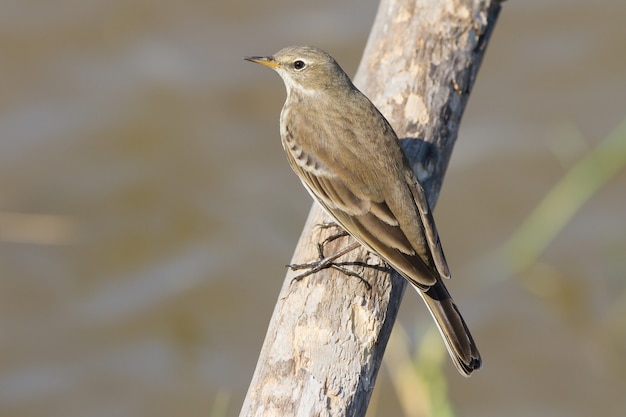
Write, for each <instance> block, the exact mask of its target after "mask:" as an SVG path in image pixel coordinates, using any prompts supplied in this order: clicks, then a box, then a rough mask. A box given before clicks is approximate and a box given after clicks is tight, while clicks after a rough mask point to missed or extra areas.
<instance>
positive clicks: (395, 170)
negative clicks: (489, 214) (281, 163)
mask: <svg viewBox="0 0 626 417" xmlns="http://www.w3.org/2000/svg"><path fill="white" fill-rule="evenodd" d="M246 59H248V60H250V61H253V62H257V63H260V64H263V65H265V66H268V67H271V68H273V69H274V70H276V71H277V72H278V73H279V75H280V76H281V77H282V78H283V81H284V82H285V85H286V87H287V100H286V101H285V105H284V107H283V110H282V112H281V116H280V131H281V139H282V144H283V148H284V149H285V152H286V153H287V158H288V160H289V163H290V165H291V167H292V168H293V170H294V172H295V173H296V174H297V175H298V177H300V180H301V181H302V183H303V184H304V186H305V187H306V188H307V190H308V191H309V193H310V194H311V195H312V196H313V198H314V199H315V200H316V201H317V202H318V203H319V204H320V205H321V206H322V207H323V208H324V209H325V210H326V211H327V212H328V213H329V214H330V216H331V217H333V218H334V219H335V220H336V221H337V223H338V224H340V225H341V226H342V227H343V228H344V229H346V230H347V231H348V233H350V235H352V236H353V237H354V238H355V239H356V240H357V241H359V242H360V243H361V244H362V245H363V246H365V247H366V248H367V249H368V250H370V251H372V252H374V253H377V254H378V255H380V256H381V257H382V258H383V259H385V261H387V262H388V263H389V264H390V265H391V266H393V267H394V268H395V269H396V270H397V271H398V272H399V273H400V274H402V275H403V276H404V277H405V278H406V279H407V280H408V281H409V282H410V283H411V284H412V285H413V286H414V287H415V288H416V289H417V291H418V293H419V294H420V295H421V296H422V298H423V299H424V301H425V303H426V305H427V306H428V309H429V310H430V312H431V314H432V316H433V318H434V319H435V322H436V323H437V326H438V328H439V330H440V332H441V334H442V336H443V339H444V341H445V343H446V347H447V349H448V351H449V353H450V356H451V357H452V358H453V359H454V362H455V365H456V367H457V369H458V370H459V372H461V373H462V374H463V375H466V376H469V375H470V374H471V373H472V371H473V370H475V369H478V368H480V366H481V359H480V354H479V353H478V349H477V348H476V345H475V344H474V341H473V339H472V336H471V334H470V332H469V330H468V328H467V326H466V324H465V322H464V321H463V318H462V317H461V314H460V313H459V311H458V309H457V307H456V305H455V304H454V301H453V300H452V298H451V297H450V294H449V293H448V291H447V289H446V287H445V285H444V283H443V280H442V279H443V278H449V277H450V272H449V270H448V265H447V263H446V260H445V257H444V254H443V250H442V248H441V243H440V241H439V235H438V234H437V229H436V228H435V223H434V220H433V217H432V214H431V212H430V209H429V206H428V202H427V201H426V196H425V194H424V191H423V189H422V187H421V185H420V184H419V182H418V181H417V178H416V177H415V174H414V173H413V171H412V169H411V166H410V164H409V162H408V160H407V158H406V156H405V154H404V152H403V151H402V149H401V147H400V144H399V141H398V138H397V136H396V134H395V132H394V130H393V129H392V128H391V126H390V125H389V123H388V122H387V120H386V119H385V118H384V117H383V116H382V114H380V112H379V111H378V109H376V107H375V106H374V105H373V104H372V103H371V101H370V100H369V99H368V98H367V97H366V96H365V95H363V94H362V93H361V92H360V91H359V90H358V89H357V88H356V87H354V85H353V84H352V82H351V81H350V79H349V77H348V76H347V75H346V74H345V73H344V72H343V70H342V69H341V67H340V66H339V65H338V64H337V63H336V62H335V60H334V59H333V58H332V57H331V56H330V55H329V54H327V53H326V52H324V51H322V50H320V49H318V48H314V47H310V46H298V47H289V48H285V49H282V50H281V51H279V52H278V53H276V54H275V55H274V56H271V57H248V58H246Z"/></svg>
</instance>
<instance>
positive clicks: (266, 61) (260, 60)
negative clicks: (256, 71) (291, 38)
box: [243, 56, 278, 69]
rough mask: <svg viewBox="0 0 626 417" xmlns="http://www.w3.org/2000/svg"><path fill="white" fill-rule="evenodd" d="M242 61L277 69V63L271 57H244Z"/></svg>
mask: <svg viewBox="0 0 626 417" xmlns="http://www.w3.org/2000/svg"><path fill="white" fill-rule="evenodd" d="M243 59H245V60H246V61H250V62H256V63H257V64H261V65H265V66H266V67H270V68H272V69H274V68H278V62H276V60H275V59H274V57H273V56H246V57H244V58H243Z"/></svg>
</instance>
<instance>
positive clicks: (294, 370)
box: [240, 0, 500, 416]
mask: <svg viewBox="0 0 626 417" xmlns="http://www.w3.org/2000/svg"><path fill="white" fill-rule="evenodd" d="M499 10H500V5H499V2H492V1H487V0H485V1H479V0H476V1H470V0H417V1H415V0H414V1H409V0H382V1H381V4H380V6H379V9H378V14H377V17H376V20H375V22H374V26H373V28H372V32H371V34H370V39H369V41H368V44H367V47H366V49H365V53H364V56H363V59H362V62H361V65H360V67H359V70H358V72H357V75H356V77H355V84H356V85H357V87H359V88H360V89H361V90H362V91H363V92H364V93H365V94H366V95H367V96H368V97H370V99H371V100H372V101H373V102H374V103H375V104H376V105H377V106H378V108H379V109H380V110H381V112H382V113H383V114H384V115H385V116H386V117H387V119H388V120H389V121H390V123H391V124H392V125H393V126H394V128H395V129H396V132H397V133H398V136H399V137H400V138H403V139H404V140H403V146H404V147H405V150H406V151H407V154H408V156H409V158H410V159H411V161H412V162H413V164H414V170H415V171H416V173H417V174H418V178H419V179H420V181H421V182H422V185H423V187H424V189H425V190H426V193H427V195H428V198H429V201H430V204H431V206H434V204H435V202H436V200H437V197H438V195H439V189H440V187H441V183H442V181H443V177H444V173H445V170H446V167H447V165H448V161H449V159H450V155H451V152H452V148H453V146H454V142H455V140H456V137H457V132H458V129H459V123H460V120H461V116H462V114H463V110H464V108H465V104H466V103H467V99H468V97H469V92H470V90H471V87H472V85H473V83H474V79H475V77H476V73H477V71H478V68H479V66H480V62H481V60H482V57H483V54H484V52H485V48H486V46H487V41H488V39H489V35H490V34H491V32H492V30H493V27H494V24H495V21H496V18H497V15H498V12H499ZM336 58H338V60H339V62H341V57H336ZM329 220H330V219H329V218H327V217H326V215H325V214H324V213H323V212H322V210H321V209H320V208H319V206H317V205H316V204H314V206H313V208H312V209H311V212H310V214H309V218H308V220H307V222H306V225H305V228H304V231H303V233H302V236H301V237H300V241H299V243H298V245H297V247H296V251H295V254H294V257H293V259H292V262H293V263H303V262H307V261H311V260H314V259H316V258H317V256H318V246H317V244H318V242H322V241H323V240H324V239H325V238H326V237H328V236H330V235H332V234H334V233H336V232H337V230H332V228H330V229H329V228H321V227H319V225H320V224H322V223H324V222H327V221H329ZM468 221H469V220H468ZM443 241H444V244H445V237H444V239H443ZM351 242H353V241H352V239H351V238H349V237H347V238H340V239H337V240H335V241H332V242H330V243H328V244H327V245H326V246H325V247H324V250H325V253H326V254H332V253H334V252H335V251H338V250H339V249H341V248H342V247H345V246H346V245H348V244H350V243H351ZM338 261H340V262H344V263H346V264H347V268H348V269H350V270H353V271H355V272H357V273H358V274H359V275H360V276H361V277H362V279H361V278H359V277H355V276H348V275H346V274H344V273H342V272H340V271H338V270H336V269H326V270H323V271H320V272H318V273H315V274H313V275H310V276H308V277H306V278H304V279H302V280H298V281H293V278H294V277H295V276H296V275H297V273H294V272H289V273H287V277H286V278H285V282H284V284H283V287H282V290H281V293H280V296H279V299H278V302H277V304H276V307H275V310H274V313H273V316H272V319H271V322H270V325H269V329H268V331H267V335H266V338H265V342H264V344H263V348H262V350H261V354H260V357H259V362H258V364H257V368H256V371H255V373H254V376H253V378H252V382H251V384H250V388H249V390H248V394H247V396H246V399H245V401H244V404H243V408H242V410H241V414H240V415H241V416H295V415H298V416H363V415H365V411H366V409H367V405H368V402H369V399H370V396H371V393H372V390H373V388H374V382H375V380H376V375H377V373H378V369H379V367H380V364H381V361H382V357H383V353H384V350H385V346H386V345H387V341H388V339H389V335H390V333H391V329H392V327H393V323H394V321H395V319H396V315H397V312H398V308H399V305H400V301H401V298H402V294H403V292H404V289H405V286H406V283H405V281H404V279H403V278H401V277H400V276H399V275H397V274H396V273H393V274H391V275H390V274H389V273H388V271H387V270H386V269H385V267H384V264H383V263H382V261H381V260H380V259H379V258H378V257H377V256H376V255H373V254H370V253H368V252H366V251H365V250H363V249H361V248H359V249H358V250H355V251H353V252H351V253H349V254H348V255H345V256H343V257H341V258H339V260H338ZM415 296H417V295H415ZM424 311H426V310H424ZM487 360H488V358H487Z"/></svg>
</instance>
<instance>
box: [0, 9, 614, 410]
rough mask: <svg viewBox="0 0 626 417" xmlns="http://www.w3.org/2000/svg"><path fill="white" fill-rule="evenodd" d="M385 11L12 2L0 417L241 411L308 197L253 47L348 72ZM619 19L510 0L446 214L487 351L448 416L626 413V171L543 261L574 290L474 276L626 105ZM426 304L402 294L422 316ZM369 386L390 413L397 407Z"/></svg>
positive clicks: (450, 247) (548, 278)
mask: <svg viewBox="0 0 626 417" xmlns="http://www.w3.org/2000/svg"><path fill="white" fill-rule="evenodd" d="M376 6H377V5H376V3H375V2H373V1H367V2H357V1H349V2H343V3H341V4H335V3H332V2H321V3H320V2H317V3H315V4H309V3H306V2H292V3H284V2H270V3H267V2H262V3H259V2H239V3H236V4H233V3H226V2H199V1H198V2H195V1H183V2H176V3H172V2H163V1H152V2H147V1H144V2H121V1H96V0H91V1H86V2H81V3H76V2H70V1H67V0H62V1H57V2H54V4H52V3H47V2H43V1H31V2H21V3H17V2H13V3H10V4H8V3H7V4H5V5H3V6H2V13H0V33H1V35H2V36H1V37H0V39H2V40H1V41H0V42H1V46H0V51H1V53H0V79H2V80H3V82H2V94H1V95H0V147H1V148H0V149H1V151H0V276H1V277H2V278H1V279H0V352H2V355H1V357H2V359H1V360H0V414H1V415H3V416H7V417H9V416H44V415H45V416H64V417H68V416H84V415H90V416H99V415H102V416H112V415H114V416H140V415H151V416H169V415H178V414H183V415H207V414H209V415H210V412H211V409H212V407H213V405H214V401H216V399H217V400H218V401H226V402H227V403H228V406H227V408H228V412H227V415H229V416H230V415H237V414H238V409H239V406H240V404H241V401H242V399H243V396H244V395H245V390H246V388H247V384H248V382H249V380H250V378H251V375H252V372H253V369H254V365H255V362H256V358H257V354H258V351H259V348H260V346H261V343H262V339H263V336H264V333H265V329H266V326H267V322H268V321H269V317H270V314H271V311H272V308H273V305H274V302H275V299H276V296H277V294H278V289H279V287H280V285H281V281H282V277H283V274H284V267H283V265H284V264H285V263H287V262H288V261H289V259H290V256H291V252H292V250H293V247H294V244H295V242H296V240H297V237H298V235H299V232H300V228H301V227H302V225H303V223H304V219H305V216H306V213H307V211H308V208H309V206H310V204H311V201H310V199H309V197H308V195H307V194H306V192H304V190H303V189H302V188H301V185H300V184H299V181H298V180H297V178H296V177H295V176H294V175H293V174H292V173H291V172H290V169H289V167H288V165H287V163H286V160H285V159H284V155H283V154H282V149H281V147H280V143H279V139H278V114H279V112H280V108H281V105H282V101H283V100H284V87H283V86H282V82H281V81H280V80H279V78H278V77H277V76H276V75H275V74H272V73H271V72H270V71H266V70H265V71H264V70H263V69H261V68H258V67H255V66H252V65H251V64H248V63H246V62H243V61H242V60H241V57H242V56H244V55H251V54H269V53H272V52H275V51H276V50H278V49H279V48H281V47H283V46H286V45H288V44H298V43H310V44H315V45H318V46H321V47H323V48H325V49H327V50H329V51H330V52H332V53H333V55H334V56H335V57H336V58H337V59H338V60H339V61H340V62H341V64H342V66H343V67H344V69H346V70H347V71H348V72H349V73H350V74H353V73H354V71H355V70H356V67H357V65H358V60H359V57H360V54H361V51H362V49H363V47H364V45H365V42H366V40H367V34H368V32H369V28H370V25H371V22H372V21H373V18H374V15H375V11H376ZM624 17H626V6H624V4H623V2H622V1H621V0H614V1H610V0H603V1H601V2H600V3H593V4H591V3H588V2H582V1H574V2H572V1H569V2H563V1H561V2H558V1H552V2H538V1H534V2H528V1H527V2H507V3H504V7H503V11H502V13H501V17H500V20H499V22H498V27H497V29H496V31H495V34H494V36H493V38H492V42H491V45H490V47H489V51H488V54H487V57H486V60H485V62H484V64H483V68H482V69H481V72H480V74H479V78H478V82H477V84H476V87H475V90H474V93H473V95H472V99H471V101H470V105H469V107H468V110H467V113H466V116H465V118H464V121H463V127H462V131H461V135H460V140H459V142H458V145H457V147H456V149H455V153H454V156H453V159H452V162H451V165H450V169H449V172H448V176H447V178H446V182H445V186H444V188H443V191H442V195H441V198H440V201H439V204H438V207H437V221H438V227H439V229H440V233H441V234H442V239H443V242H444V245H445V247H446V254H447V258H448V259H449V260H450V263H451V267H452V270H453V272H454V275H455V278H456V279H455V280H454V281H453V282H452V283H451V288H452V290H453V292H454V294H455V298H456V299H457V300H458V301H459V303H460V304H461V305H462V307H463V310H464V312H465V313H466V315H467V319H468V321H469V322H470V323H471V324H472V328H473V329H474V334H475V337H476V338H477V341H478V342H479V345H480V347H481V351H482V353H483V355H484V358H485V364H486V365H485V369H484V371H481V373H480V374H479V375H477V376H476V377H474V378H472V379H471V380H469V381H466V380H462V379H460V378H458V377H457V376H456V375H455V373H454V370H453V369H452V367H449V371H450V373H449V375H450V381H449V383H450V392H451V396H452V398H453V400H454V401H455V404H456V407H457V410H458V411H459V414H460V415H502V414H506V415H512V416H515V415H529V414H532V415H537V414H540V415H550V416H559V415H567V416H576V415H580V416H587V415H598V414H600V415H623V414H624V412H626V400H624V397H623V392H624V391H625V390H626V378H625V375H626V369H625V366H624V353H625V352H624V347H625V344H626V338H625V337H624V335H625V334H626V333H625V332H624V324H625V323H624V320H623V319H622V317H623V314H622V313H623V311H624V296H623V293H624V281H623V276H624V272H625V271H626V261H625V259H626V258H625V257H624V253H626V238H625V237H624V236H626V221H625V216H624V206H625V205H626V195H625V193H624V186H625V184H626V173H625V172H621V173H620V175H619V176H618V177H617V178H615V179H614V180H613V181H612V182H611V183H610V184H608V185H607V186H606V187H605V188H604V189H603V190H602V191H601V192H600V193H599V194H598V195H596V196H595V197H594V198H593V200H592V201H590V202H589V203H588V204H587V205H585V207H584V208H583V210H582V211H581V212H580V213H578V214H577V216H576V217H575V219H574V221H573V222H572V223H571V224H569V225H568V227H567V228H566V230H564V231H563V232H562V233H561V234H560V235H559V236H558V238H557V240H556V241H555V242H553V244H551V245H550V247H549V249H548V251H547V252H546V253H545V254H544V256H543V258H542V266H541V268H542V269H541V271H543V272H542V274H543V275H542V274H539V273H538V272H536V271H535V274H539V275H536V276H535V279H536V280H537V282H547V283H548V284H546V285H551V284H550V283H554V282H556V283H557V284H559V283H561V284H562V283H566V286H564V287H563V286H558V285H557V286H556V288H557V291H556V292H555V293H546V292H545V291H543V288H544V287H543V286H541V285H539V288H534V289H533V288H530V289H528V288H527V287H526V286H525V285H526V284H524V282H528V281H520V280H507V281H503V282H499V283H494V282H493V281H492V280H489V279H486V278H491V277H485V276H482V275H481V274H479V273H477V272H476V273H474V272H471V271H481V269H480V268H475V265H476V264H477V263H480V261H479V259H483V257H484V256H485V255H486V254H487V253H489V251H491V250H492V249H494V248H497V247H498V245H500V244H501V243H502V242H503V240H504V239H505V238H506V237H507V236H509V235H510V233H511V232H512V231H513V230H514V229H515V228H516V227H517V226H518V225H519V224H520V223H521V221H522V220H523V219H524V218H525V217H526V216H527V215H528V213H529V212H530V210H532V208H533V207H535V205H536V204H537V203H538V202H539V201H540V199H541V197H542V196H543V195H545V193H546V192H547V191H548V190H549V189H550V187H551V186H552V185H553V184H554V183H555V182H556V181H558V179H559V178H560V177H561V176H562V175H563V174H564V172H565V170H566V168H567V167H568V166H571V164H572V163H573V162H575V161H576V160H578V159H579V158H580V156H581V155H582V153H584V152H586V151H587V150H588V149H590V148H593V147H594V146H595V145H596V144H597V143H599V142H600V141H601V140H602V139H603V138H604V137H605V136H606V135H607V134H608V133H609V132H610V131H611V130H612V129H613V128H614V127H615V126H617V125H618V123H619V122H620V121H621V120H622V119H623V118H624V116H625V114H626V111H625V109H626V106H625V103H626V99H624V97H625V96H626V80H625V77H624V75H625V74H626V53H625V52H626V50H625V47H624V42H623V40H624V39H625V38H626V28H625V27H624V25H623V21H624ZM482 271H484V270H482ZM542 285H543V284H542ZM424 313H425V312H424V311H423V308H422V306H421V305H420V304H419V300H418V299H417V297H412V296H407V297H405V300H404V303H403V307H402V321H403V322H404V323H405V324H407V326H408V328H409V329H411V328H413V327H414V323H416V322H419V323H420V325H422V324H421V323H422V321H421V320H422V318H425V319H428V317H425V314H424ZM423 323H424V324H423V325H426V323H428V322H427V321H424V322H423ZM379 386H380V389H381V394H380V395H381V397H380V398H381V400H380V403H379V405H378V407H379V409H378V414H377V415H397V413H398V412H399V411H398V406H397V404H396V403H397V400H396V399H395V398H394V396H393V393H392V391H391V390H390V386H389V381H388V380H387V377H386V375H385V373H384V372H382V373H381V376H380V381H379ZM220 398H221V400H219V399H220ZM382 410H385V411H384V412H383V411H382Z"/></svg>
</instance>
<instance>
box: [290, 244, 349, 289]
mask: <svg viewBox="0 0 626 417" xmlns="http://www.w3.org/2000/svg"><path fill="white" fill-rule="evenodd" d="M331 237H332V238H333V239H332V240H335V239H337V238H338V237H335V236H331ZM326 241H327V240H324V241H323V242H322V243H318V245H317V250H318V253H319V255H320V258H319V259H318V260H316V261H311V262H306V263H303V264H290V265H287V267H289V268H290V269H292V270H294V271H297V270H300V269H308V271H306V272H304V273H302V274H300V275H298V276H296V277H295V278H293V280H294V281H300V280H301V279H302V278H304V277H307V276H309V275H311V274H314V273H316V272H319V271H321V270H322V269H326V268H335V269H337V270H338V271H341V272H343V273H344V274H346V275H350V276H356V277H359V278H361V276H360V275H358V274H357V273H355V272H352V271H349V270H347V269H346V268H343V267H341V266H340V265H337V264H336V263H335V260H336V259H337V258H339V257H341V256H343V255H345V254H346V253H349V252H352V251H353V250H355V249H356V248H358V247H359V246H361V244H360V243H359V242H353V243H351V244H350V245H348V246H346V247H344V248H343V249H341V250H339V251H337V252H336V253H334V254H332V255H329V256H324V250H323V247H324V244H325V243H326Z"/></svg>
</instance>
